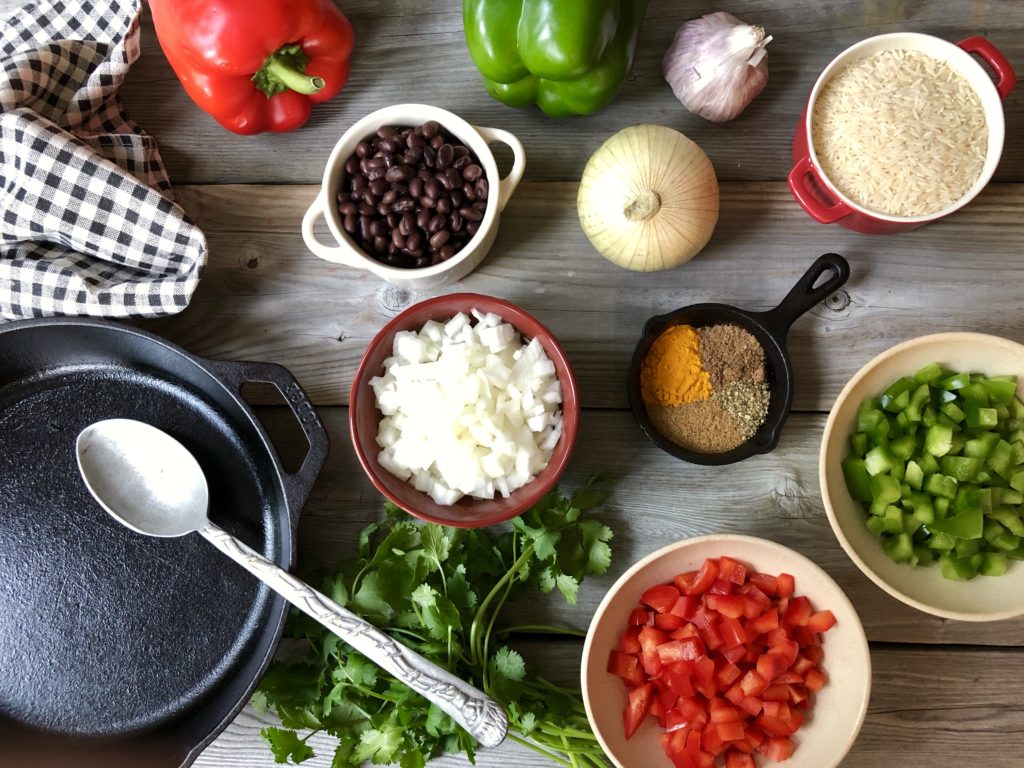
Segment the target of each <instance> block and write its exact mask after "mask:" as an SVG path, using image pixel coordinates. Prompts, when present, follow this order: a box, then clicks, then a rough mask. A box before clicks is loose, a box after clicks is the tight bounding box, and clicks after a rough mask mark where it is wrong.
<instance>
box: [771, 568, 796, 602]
mask: <svg viewBox="0 0 1024 768" xmlns="http://www.w3.org/2000/svg"><path fill="white" fill-rule="evenodd" d="M795 589H796V579H794V578H793V577H792V576H790V575H789V574H788V573H780V574H779V575H778V576H776V577H775V595H776V597H792V596H793V592H794V590H795Z"/></svg>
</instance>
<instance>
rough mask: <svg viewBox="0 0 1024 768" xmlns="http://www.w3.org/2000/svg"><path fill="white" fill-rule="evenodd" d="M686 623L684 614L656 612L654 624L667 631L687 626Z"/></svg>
mask: <svg viewBox="0 0 1024 768" xmlns="http://www.w3.org/2000/svg"><path fill="white" fill-rule="evenodd" d="M686 623H687V621H686V619H684V618H683V617H682V616H676V615H675V614H674V613H656V614H655V615H654V626H656V627H657V628H658V629H663V630H665V631H666V632H672V631H674V630H677V629H679V628H681V627H683V626H685V625H686Z"/></svg>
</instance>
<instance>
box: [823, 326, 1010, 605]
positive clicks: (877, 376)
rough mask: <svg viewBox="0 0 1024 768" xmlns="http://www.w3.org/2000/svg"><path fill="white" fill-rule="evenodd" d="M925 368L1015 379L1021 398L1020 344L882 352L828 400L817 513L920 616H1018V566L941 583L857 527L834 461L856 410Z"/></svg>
mask: <svg viewBox="0 0 1024 768" xmlns="http://www.w3.org/2000/svg"><path fill="white" fill-rule="evenodd" d="M929 363H938V364H939V365H942V366H944V367H946V368H949V369H951V370H955V371H968V372H971V373H983V374H986V375H990V376H996V375H1000V374H1015V375H1017V376H1019V377H1020V382H1019V383H1018V385H1017V396H1018V397H1020V396H1021V395H1022V393H1024V345H1021V344H1017V343H1016V342H1013V341H1009V340H1008V339H1001V338H999V337H998V336H988V335H986V334H983V333H937V334H933V335H931V336H921V337H919V338H916V339H912V340H910V341H906V342H904V343H902V344H897V345H896V346H895V347H892V348H891V349H888V350H886V351H885V352H883V353H882V354H880V355H878V357H876V358H874V359H873V360H871V362H869V363H868V364H867V365H865V366H864V367H863V368H861V369H860V371H858V372H857V375H856V376H854V377H853V378H852V379H850V382H849V383H848V384H847V385H846V386H845V387H844V388H843V391H842V392H841V393H840V394H839V397H838V398H836V402H835V405H833V406H832V412H831V413H830V414H829V417H828V421H827V422H825V434H824V436H823V437H822V441H821V452H820V454H819V457H818V476H819V481H820V483H821V495H822V498H823V500H824V502H825V512H826V513H827V514H828V521H829V522H830V523H831V524H832V530H833V531H835V534H836V537H837V538H838V539H839V543H840V544H841V545H842V546H843V549H845V550H846V554H848V555H849V556H850V558H851V559H852V560H853V562H854V563H856V564H857V567H858V568H860V569H861V570H862V571H863V572H864V575H865V576H867V577H868V578H869V579H871V580H872V581H873V582H875V584H877V585H878V586H880V587H881V588H882V589H884V590H885V591H886V592H888V593H889V594H890V595H892V596H893V597H895V598H897V599H898V600H902V601H903V602H904V603H906V604H907V605H912V606H913V607H915V608H917V609H918V610H921V611H924V612H925V613H931V614H934V615H935V616H942V617H944V618H947V619H959V620H960V621H995V620H997V619H1009V618H1012V617H1015V616H1021V615H1024V563H1016V562H1013V561H1011V564H1010V568H1009V570H1008V571H1007V572H1006V574H1005V575H1004V576H994V577H986V576H978V577H976V578H974V579H971V580H970V581H950V580H949V579H944V578H943V577H942V573H941V572H940V570H939V567H938V565H933V566H928V567H923V568H910V567H909V566H907V565H901V564H898V563H894V562H893V561H892V560H890V559H889V556H888V555H886V554H885V552H883V551H882V547H881V546H880V545H879V543H878V539H876V538H875V536H874V534H872V533H871V532H870V531H869V530H868V529H867V527H866V526H865V525H864V520H865V516H866V514H867V513H866V512H865V511H864V507H863V505H862V504H861V503H860V502H858V501H855V500H854V499H853V498H852V497H851V496H850V493H849V491H847V489H846V482H845V481H844V479H843V470H842V466H841V462H842V460H843V458H844V457H845V456H846V454H847V453H848V451H849V443H848V442H847V439H848V438H849V436H850V434H851V433H852V432H853V430H854V424H855V421H856V418H857V408H858V407H859V406H860V404H861V402H863V401H864V399H865V398H868V397H875V396H877V395H878V394H879V393H880V392H882V391H883V390H884V389H885V388H886V387H888V386H889V385H890V384H892V382H894V381H895V380H896V379H898V378H899V377H900V376H907V375H913V373H914V372H915V371H918V370H920V369H921V368H923V367H924V366H926V365H928V364H929Z"/></svg>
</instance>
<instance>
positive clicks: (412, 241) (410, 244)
mask: <svg viewBox="0 0 1024 768" xmlns="http://www.w3.org/2000/svg"><path fill="white" fill-rule="evenodd" d="M405 247H406V248H407V249H408V250H409V251H412V252H415V251H418V250H419V249H420V248H422V247H423V233H422V232H420V231H419V230H416V231H415V232H413V233H412V234H411V235H409V236H408V237H407V238H405Z"/></svg>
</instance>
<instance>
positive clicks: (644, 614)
mask: <svg viewBox="0 0 1024 768" xmlns="http://www.w3.org/2000/svg"><path fill="white" fill-rule="evenodd" d="M653 623H654V618H653V617H652V616H651V612H650V611H648V610H645V609H644V608H634V609H633V612H632V613H630V614H629V624H630V626H633V627H649V626H651V625H652V624H653Z"/></svg>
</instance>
